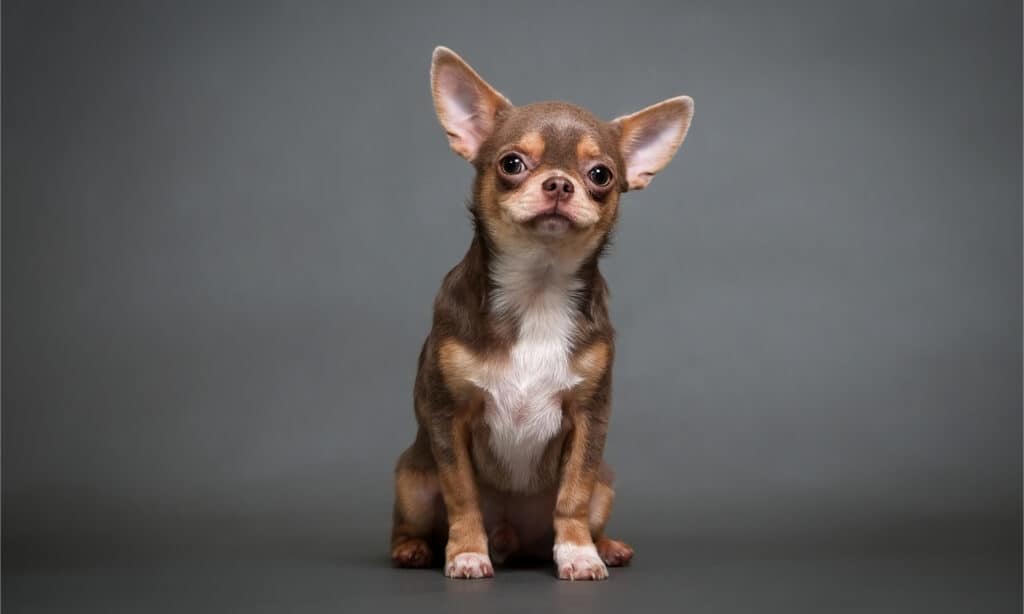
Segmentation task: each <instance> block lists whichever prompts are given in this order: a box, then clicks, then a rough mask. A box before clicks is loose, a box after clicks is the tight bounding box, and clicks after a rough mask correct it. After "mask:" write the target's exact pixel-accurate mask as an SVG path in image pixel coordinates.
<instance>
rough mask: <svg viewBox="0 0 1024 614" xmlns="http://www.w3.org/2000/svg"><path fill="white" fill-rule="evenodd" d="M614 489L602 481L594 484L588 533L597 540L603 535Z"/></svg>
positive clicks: (609, 513) (613, 496) (613, 498)
mask: <svg viewBox="0 0 1024 614" xmlns="http://www.w3.org/2000/svg"><path fill="white" fill-rule="evenodd" d="M614 500H615V491H614V490H612V489H611V487H610V486H608V485H607V484H605V483H603V482H598V483H597V484H595V485H594V494H593V495H592V496H591V498H590V535H591V537H593V539H594V542H597V541H598V540H599V539H601V537H602V536H603V535H604V526H605V525H606V524H607V523H608V518H609V517H610V516H611V514H612V502H613V501H614Z"/></svg>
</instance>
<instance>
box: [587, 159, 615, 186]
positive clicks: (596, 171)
mask: <svg viewBox="0 0 1024 614" xmlns="http://www.w3.org/2000/svg"><path fill="white" fill-rule="evenodd" d="M587 176H588V177H590V180H591V181H593V182H594V185H598V186H606V185H608V182H609V181H611V180H612V172H611V171H610V170H608V167H607V166H604V165H603V164H601V165H598V166H595V167H594V168H592V169H590V172H589V173H587Z"/></svg>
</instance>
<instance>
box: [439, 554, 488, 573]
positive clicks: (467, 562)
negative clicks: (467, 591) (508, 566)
mask: <svg viewBox="0 0 1024 614" xmlns="http://www.w3.org/2000/svg"><path fill="white" fill-rule="evenodd" d="M444 575H446V576H448V577H449V578H456V579H461V578H490V577H491V576H493V575H494V566H493V565H491V559H490V558H488V556H487V555H486V554H478V553H476V552H463V553H462V554H456V555H455V556H454V557H452V558H451V559H449V560H448V562H447V563H445V566H444Z"/></svg>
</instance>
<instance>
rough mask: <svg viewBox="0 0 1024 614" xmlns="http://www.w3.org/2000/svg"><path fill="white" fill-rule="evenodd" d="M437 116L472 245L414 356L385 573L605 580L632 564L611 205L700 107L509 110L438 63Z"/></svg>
mask: <svg viewBox="0 0 1024 614" xmlns="http://www.w3.org/2000/svg"><path fill="white" fill-rule="evenodd" d="M430 78H431V88H432V91H433V96H434V106H435V109H436V111H437V116H438V118H439V119H440V121H441V125H442V126H443V127H444V129H445V132H447V134H448V141H449V143H450V144H451V147H452V149H454V150H455V152H456V153H458V154H459V155H460V156H462V157H463V158H465V159H467V160H469V161H470V163H472V164H473V166H474V168H475V169H476V179H475V181H474V183H473V198H472V202H471V203H470V205H469V210H470V213H471V214H472V217H473V221H474V236H473V241H472V243H470V246H469V250H468V251H467V253H466V256H465V257H464V258H463V259H462V261H461V262H460V263H459V264H458V265H456V266H455V268H454V269H452V270H451V271H450V272H449V273H448V275H447V276H446V277H445V279H444V282H443V283H442V285H441V289H440V291H439V292H438V294H437V298H436V299H435V301H434V318H433V328H432V329H431V331H430V335H429V336H428V337H427V340H426V342H425V343H424V345H423V349H422V351H421V352H420V356H419V370H418V373H417V376H416V384H415V392H414V406H415V413H416V421H417V423H418V425H419V429H418V431H417V434H416V440H415V441H414V442H413V444H412V445H411V446H410V447H409V448H408V449H407V450H406V451H405V452H404V453H403V454H402V455H401V457H400V458H399V460H398V466H397V467H396V469H395V507H394V528H393V530H392V535H391V558H392V561H393V562H394V564H395V565H397V566H399V567H425V566H427V565H430V564H431V562H432V560H433V553H434V552H435V551H439V549H440V547H441V546H442V545H445V547H444V573H445V575H446V576H448V577H450V578H484V577H490V576H492V575H493V574H494V567H493V565H492V561H495V562H498V563H501V562H503V561H504V560H505V559H506V558H508V557H510V556H528V557H536V556H543V557H544V558H546V559H548V560H550V558H551V557H552V553H553V558H554V562H555V565H556V568H557V571H558V577H559V578H562V579H568V580H602V579H604V578H607V577H608V568H607V566H617V565H625V564H627V563H628V562H629V561H630V559H631V558H632V556H633V550H632V549H631V548H630V547H629V546H627V545H626V544H624V543H623V542H620V541H616V540H613V539H609V538H608V537H606V536H605V535H604V527H605V523H606V522H607V521H608V516H609V514H610V512H611V507H612V500H613V498H614V491H613V490H612V474H611V471H610V469H609V468H608V467H607V466H606V465H605V464H604V461H603V460H602V453H603V449H604V442H605V434H606V432H607V428H608V417H609V412H610V401H611V368H612V356H613V340H612V337H613V331H612V325H611V322H609V319H608V306H607V301H608V288H607V285H606V284H605V280H604V278H603V277H602V276H601V273H600V272H599V271H598V266H597V265H598V259H599V257H600V256H601V254H602V251H603V249H604V248H605V246H606V245H607V244H608V241H609V234H610V233H611V231H612V228H613V227H614V226H615V221H616V218H617V217H618V212H619V195H620V194H621V193H623V192H626V191H627V190H638V189H641V188H643V187H645V186H646V185H647V184H648V183H649V182H650V181H651V178H652V177H653V176H654V174H655V173H657V172H658V171H660V170H661V169H662V168H663V167H664V166H665V165H666V164H668V162H669V160H671V159H672V156H673V155H675V152H676V150H677V149H678V148H679V145H680V144H681V143H682V142H683V138H684V137H685V136H686V132H687V129H688V128H689V126H690V118H691V117H692V115H693V100H692V99H691V98H689V97H687V96H680V97H678V98H671V99H669V100H665V101H664V102H661V103H658V104H656V105H654V106H650V107H647V108H645V109H643V110H641V111H639V112H637V113H633V114H632V115H627V116H624V117H620V118H618V119H616V120H614V121H612V122H604V121H601V120H599V119H598V118H596V117H594V116H593V115H591V114H590V113H589V112H588V111H586V110H585V109H582V108H580V107H577V106H574V105H571V104H567V103H564V102H542V103H536V104H529V105H525V106H519V107H517V106H514V105H513V104H512V103H511V102H509V100H508V99H507V98H505V97H504V96H503V95H501V94H500V93H498V92H497V91H496V90H495V89H494V88H492V87H491V86H490V85H488V84H487V83H486V82H485V81H484V80H483V79H482V78H481V77H480V75H478V74H477V73H476V72H475V71H474V70H473V69H472V68H471V67H470V66H469V65H468V64H466V62H464V61H463V60H462V59H461V58H460V57H459V56H458V55H456V54H455V53H454V52H452V51H451V50H449V49H446V48H444V47H438V48H437V49H436V50H434V55H433V62H432V66H431V71H430Z"/></svg>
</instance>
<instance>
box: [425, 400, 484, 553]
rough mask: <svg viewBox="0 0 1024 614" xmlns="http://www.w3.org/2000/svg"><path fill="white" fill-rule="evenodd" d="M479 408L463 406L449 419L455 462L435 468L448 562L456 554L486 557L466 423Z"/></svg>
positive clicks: (481, 518) (467, 423) (482, 523)
mask: <svg viewBox="0 0 1024 614" xmlns="http://www.w3.org/2000/svg"><path fill="white" fill-rule="evenodd" d="M480 409H481V407H479V406H466V405H464V406H462V407H460V408H458V410H457V411H456V412H455V416H454V417H453V418H452V420H453V424H452V431H451V435H452V442H451V445H452V448H453V449H454V451H455V462H453V463H441V464H440V465H438V468H437V474H438V478H439V480H440V483H441V494H442V496H443V497H444V505H445V509H446V510H447V512H448V544H447V546H446V547H445V560H446V561H448V562H449V563H450V562H451V561H452V559H453V558H454V557H455V556H456V555H459V554H462V553H466V552H475V553H480V554H483V555H484V556H486V554H485V553H486V552H487V535H486V534H485V533H484V522H483V515H482V514H481V512H480V498H479V494H478V492H477V487H476V478H475V476H474V474H473V463H472V460H471V459H470V455H469V437H470V433H469V424H470V421H471V420H472V418H473V417H474V415H475V414H476V413H477V411H479V410H480Z"/></svg>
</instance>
